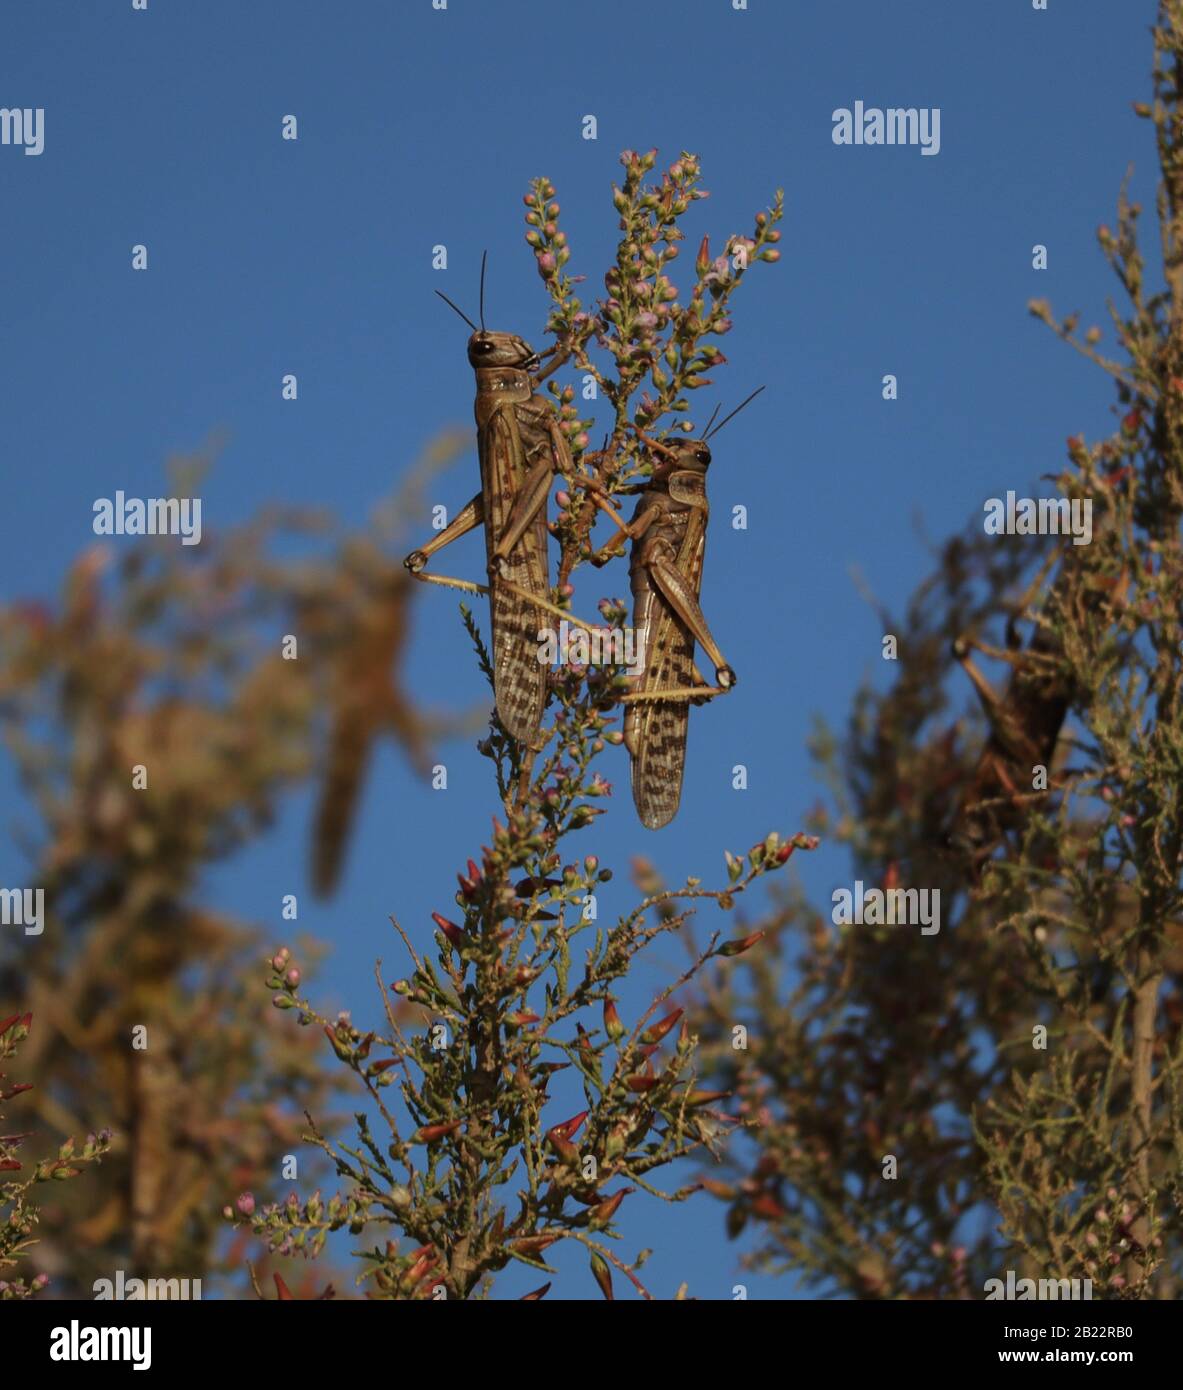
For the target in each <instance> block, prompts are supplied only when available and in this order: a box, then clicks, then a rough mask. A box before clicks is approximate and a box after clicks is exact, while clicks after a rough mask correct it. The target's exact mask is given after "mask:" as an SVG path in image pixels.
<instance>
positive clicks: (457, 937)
mask: <svg viewBox="0 0 1183 1390" xmlns="http://www.w3.org/2000/svg"><path fill="white" fill-rule="evenodd" d="M431 920H432V921H433V922H434V923H435V924H436V926H437V927H439V929H440V931H442V932H443V934H444V935H445V936H446V937H447V938H448V940H449V941H450V942H451V943H452V945H453V946H456V947H459V946H460V945H461V944H462V942H463V941H464V930H463V928H461V927H458V926H457V925H456V923H455V922H449V921H448V919H447V918H446V917H442V916H441V915H440V914H439V913H438V912H433V913H432V914H431Z"/></svg>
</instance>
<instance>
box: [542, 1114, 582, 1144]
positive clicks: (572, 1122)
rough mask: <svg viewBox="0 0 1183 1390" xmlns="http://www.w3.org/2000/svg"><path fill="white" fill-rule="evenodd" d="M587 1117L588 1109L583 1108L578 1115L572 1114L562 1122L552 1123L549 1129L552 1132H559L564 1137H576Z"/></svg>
mask: <svg viewBox="0 0 1183 1390" xmlns="http://www.w3.org/2000/svg"><path fill="white" fill-rule="evenodd" d="M586 1119H587V1111H586V1110H581V1111H580V1112H579V1114H578V1115H572V1116H571V1118H570V1119H569V1120H564V1121H563V1122H562V1124H558V1125H552V1126H551V1128H550V1130H549V1131H548V1132H549V1133H550V1134H557V1135H559V1136H560V1137H561V1138H563V1139H574V1138H575V1136H576V1135H577V1134H578V1133H579V1128H580V1126H581V1125H582V1124H583V1122H584V1120H586Z"/></svg>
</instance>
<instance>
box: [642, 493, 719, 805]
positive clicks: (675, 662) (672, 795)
mask: <svg viewBox="0 0 1183 1390" xmlns="http://www.w3.org/2000/svg"><path fill="white" fill-rule="evenodd" d="M704 511H705V509H704ZM705 547H706V526H705V515H704V513H702V512H698V511H696V512H693V513H692V514H691V516H690V519H689V522H688V525H687V531H686V536H685V539H684V541H683V544H682V547H681V553H680V554H679V555H678V559H677V567H678V569H679V570H681V572H682V573H683V574H684V575H686V577H687V578H688V580H689V582H690V585H691V587H692V589H693V591H694V593H696V594H697V593H698V592H699V588H700V586H701V583H702V563H703V552H704V550H705ZM633 626H634V627H635V628H636V630H637V631H638V632H647V633H648V634H649V637H648V643H647V647H646V650H645V653H644V658H645V670H644V672H643V674H642V675H641V677H640V679H639V681H638V682H637V685H636V687H635V693H637V694H641V693H647V692H651V691H655V690H684V689H687V688H689V687H691V686H695V685H697V684H699V681H698V676H697V673H696V671H695V669H694V638H693V636H692V635H691V633H690V630H689V629H688V628H687V627H686V625H685V623H683V622H682V620H681V618H679V616H678V615H677V613H675V612H674V610H673V608H672V607H671V606H670V604H669V602H668V601H667V600H666V598H665V597H664V596H663V595H662V594H661V592H660V591H659V590H658V588H657V587H656V585H655V584H653V582H652V581H651V580H649V579H648V578H646V581H645V582H644V587H643V588H642V590H641V592H640V593H639V594H638V596H637V602H636V604H635V606H634V613H633ZM689 723H690V701H689V700H685V699H683V700H639V701H637V702H636V703H635V704H631V705H630V706H629V709H628V713H627V714H626V716H625V723H624V737H625V743H626V745H627V747H628V750H629V753H630V754H631V755H632V783H633V802H634V804H635V805H636V808H637V814H638V815H639V816H640V818H641V823H642V824H643V825H646V826H648V827H649V829H650V830H660V829H661V827H662V826H663V825H668V824H669V823H670V821H672V820H673V818H674V816H675V815H676V814H677V811H678V805H679V803H680V802H681V800H682V772H683V769H684V767H685V764H686V735H687V731H688V728H689Z"/></svg>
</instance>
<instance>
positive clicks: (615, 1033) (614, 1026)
mask: <svg viewBox="0 0 1183 1390" xmlns="http://www.w3.org/2000/svg"><path fill="white" fill-rule="evenodd" d="M604 1032H605V1033H607V1034H608V1036H609V1038H611V1039H612V1041H613V1042H619V1041H620V1039H621V1038H623V1037H624V1034H625V1027H624V1024H623V1023H622V1022H621V1021H620V1015H619V1014H618V1013H617V1012H616V1005H615V1004H614V1003H613V1002H612V1000H611V999H605V1000H604Z"/></svg>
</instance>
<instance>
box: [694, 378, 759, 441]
mask: <svg viewBox="0 0 1183 1390" xmlns="http://www.w3.org/2000/svg"><path fill="white" fill-rule="evenodd" d="M763 390H764V387H763V386H757V387H756V389H755V390H754V391H753V392H752V394H751V395H750V396H749V397H748V398H747V400H743V401H740V403H739V404H738V405H737V406H736V407H735V409H734V410H733V411H732V412H731V414H730V415H724V416H723V418H722V419H721V420H720V421H719V423H718V424H717V425H716V426H715V428H714V429H713V430H712V431H711V434H718V433H719V431H720V430H721V429H722V428H723V426H724V425H725V424H726V423H727V421H728V420H734V419H735V417H736V416H737V415H738V414H739V412H740V411H741V410H742V409H743V408H744V406H745V405H750V404H751V403H752V401H754V400H755V399H756V397H757V396H758V395H759V394H760V392H761V391H763ZM711 434H704V435H703V439H704V441H705V440H707V439H710V437H711Z"/></svg>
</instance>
